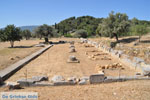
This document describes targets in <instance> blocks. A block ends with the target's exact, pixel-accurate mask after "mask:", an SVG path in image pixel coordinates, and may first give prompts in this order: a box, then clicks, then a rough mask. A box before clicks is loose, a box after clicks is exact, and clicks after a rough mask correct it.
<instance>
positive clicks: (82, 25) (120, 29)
mask: <svg viewBox="0 0 150 100" xmlns="http://www.w3.org/2000/svg"><path fill="white" fill-rule="evenodd" d="M54 27H55V29H56V30H57V33H58V34H60V35H63V36H66V37H78V36H79V37H80V36H81V35H78V34H77V35H76V33H84V36H85V34H86V36H87V37H90V36H96V35H99V36H106V37H116V39H117V40H118V36H128V35H142V34H146V33H148V31H149V28H150V21H146V20H138V19H137V18H133V19H129V18H128V15H127V14H125V13H119V12H118V13H114V12H113V11H112V12H111V13H109V15H108V17H107V18H95V17H92V16H81V17H77V18H76V17H70V18H67V19H65V20H63V21H61V22H59V23H58V24H56V23H55V25H54ZM141 30H146V31H141ZM80 31H81V32H80ZM82 35H83V34H82Z"/></svg>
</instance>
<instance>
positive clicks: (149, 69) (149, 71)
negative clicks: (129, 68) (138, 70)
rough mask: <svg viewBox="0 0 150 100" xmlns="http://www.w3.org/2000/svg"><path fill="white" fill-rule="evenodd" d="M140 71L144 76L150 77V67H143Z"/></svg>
mask: <svg viewBox="0 0 150 100" xmlns="http://www.w3.org/2000/svg"><path fill="white" fill-rule="evenodd" d="M142 70H143V75H144V76H150V67H143V68H142Z"/></svg>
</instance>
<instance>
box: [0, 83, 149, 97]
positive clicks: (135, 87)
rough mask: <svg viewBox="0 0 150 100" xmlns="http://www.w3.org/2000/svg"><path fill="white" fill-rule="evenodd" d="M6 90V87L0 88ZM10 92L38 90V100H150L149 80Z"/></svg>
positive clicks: (33, 88) (34, 90) (32, 89)
mask: <svg viewBox="0 0 150 100" xmlns="http://www.w3.org/2000/svg"><path fill="white" fill-rule="evenodd" d="M1 91H5V92H6V91H8V90H7V88H0V92H1ZM10 92H38V98H39V100H150V95H149V94H150V81H128V82H116V83H108V84H97V85H84V86H57V87H28V88H24V89H20V90H13V91H10Z"/></svg>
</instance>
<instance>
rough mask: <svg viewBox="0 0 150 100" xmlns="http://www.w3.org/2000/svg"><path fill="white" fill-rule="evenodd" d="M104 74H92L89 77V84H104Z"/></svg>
mask: <svg viewBox="0 0 150 100" xmlns="http://www.w3.org/2000/svg"><path fill="white" fill-rule="evenodd" d="M104 78H105V76H104V74H93V75H90V83H91V84H94V83H102V82H104Z"/></svg>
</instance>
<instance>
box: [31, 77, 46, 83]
mask: <svg viewBox="0 0 150 100" xmlns="http://www.w3.org/2000/svg"><path fill="white" fill-rule="evenodd" d="M32 80H34V81H35V82H40V81H48V77H47V76H33V77H32Z"/></svg>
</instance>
